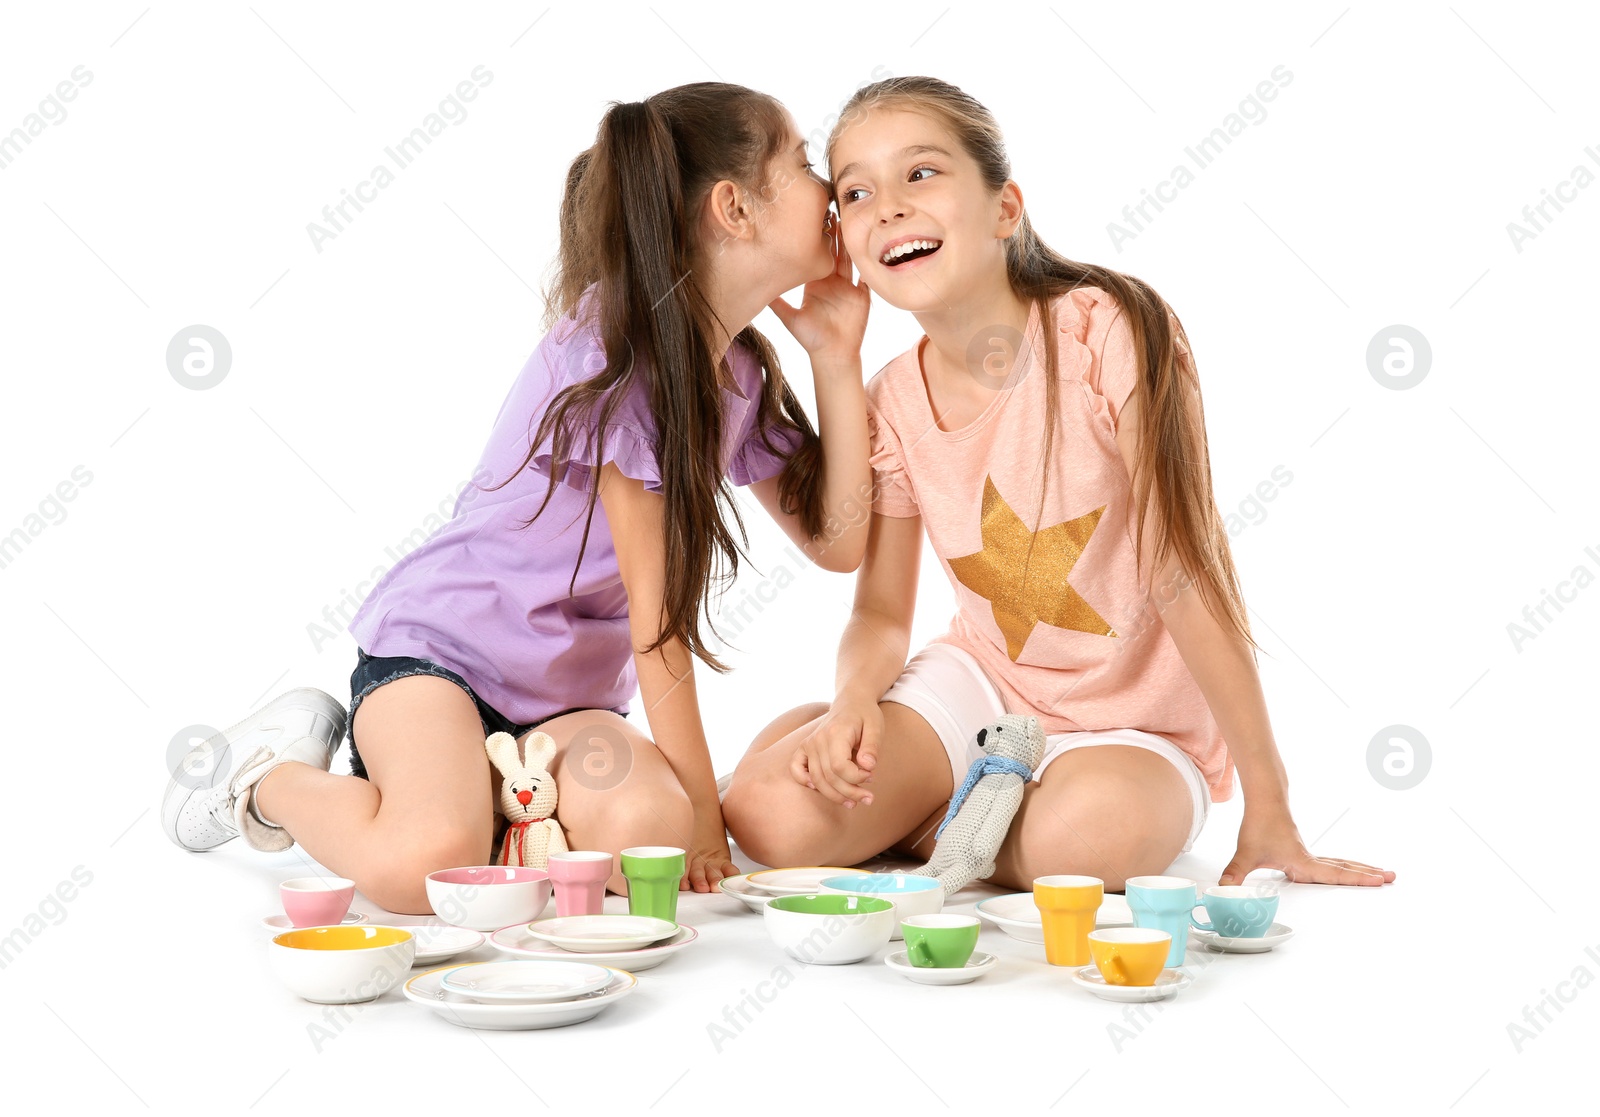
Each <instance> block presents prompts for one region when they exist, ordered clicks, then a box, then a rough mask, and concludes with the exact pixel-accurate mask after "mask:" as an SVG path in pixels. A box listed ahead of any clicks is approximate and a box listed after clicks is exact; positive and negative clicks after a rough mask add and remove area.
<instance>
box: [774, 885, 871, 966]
mask: <svg viewBox="0 0 1600 1117" xmlns="http://www.w3.org/2000/svg"><path fill="white" fill-rule="evenodd" d="M761 915H762V918H763V919H764V920H765V921H766V926H767V934H768V935H770V936H772V941H773V942H775V943H777V944H778V945H779V946H780V947H782V948H783V951H784V953H786V954H788V955H789V957H791V958H793V959H795V960H796V961H798V962H806V963H810V964H814V965H819V966H841V965H846V964H848V963H851V962H859V961H861V960H862V959H865V958H870V957H872V955H874V954H876V953H877V951H878V948H879V947H881V946H883V945H884V944H885V943H887V942H888V941H889V935H890V934H891V933H893V931H894V928H895V924H896V922H897V920H896V918H895V911H894V903H893V901H891V900H885V899H882V898H880V897H877V896H844V895H839V894H837V893H826V894H816V893H814V894H812V895H809V896H774V897H773V898H772V900H771V901H770V902H768V904H767V906H766V907H765V908H763V909H761Z"/></svg>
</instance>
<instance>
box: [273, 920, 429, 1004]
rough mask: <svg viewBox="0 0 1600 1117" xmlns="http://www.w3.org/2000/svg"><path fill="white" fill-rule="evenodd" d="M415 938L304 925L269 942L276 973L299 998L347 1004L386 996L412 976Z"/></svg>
mask: <svg viewBox="0 0 1600 1117" xmlns="http://www.w3.org/2000/svg"><path fill="white" fill-rule="evenodd" d="M416 949H417V944H416V940H415V939H413V938H412V937H411V932H410V931H407V930H406V929H405V928H403V927H369V926H360V927H337V926H336V927H302V928H299V929H298V930H294V931H285V932H284V933H283V934H281V935H274V936H273V939H272V941H271V942H270V943H268V944H267V952H268V958H269V961H270V963H271V966H272V972H273V973H274V974H276V975H277V978H278V980H279V981H281V982H283V983H284V984H285V985H287V986H288V987H289V991H290V992H292V993H293V994H294V995H295V996H297V997H303V998H305V999H306V1000H308V1001H312V1002H314V1003H316V1004H319V1005H348V1004H357V1003H359V1002H361V1001H371V1000H376V999H377V998H379V997H381V996H383V994H384V993H385V992H386V991H388V990H389V989H391V988H393V987H394V986H396V985H398V984H400V983H401V982H402V981H403V980H405V978H406V977H407V976H408V971H409V970H410V969H411V961H412V959H413V958H414V957H415V956H416Z"/></svg>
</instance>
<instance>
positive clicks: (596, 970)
mask: <svg viewBox="0 0 1600 1117" xmlns="http://www.w3.org/2000/svg"><path fill="white" fill-rule="evenodd" d="M616 972H617V971H615V970H608V969H606V967H604V966H596V965H593V964H592V963H589V962H552V961H543V960H540V961H533V960H532V959H528V958H519V959H517V960H516V961H514V962H476V963H470V964H468V965H465V966H457V967H455V968H454V969H450V970H446V971H445V972H444V973H443V975H441V976H440V978H439V984H441V985H442V986H444V988H446V989H448V990H449V991H450V992H452V993H460V994H461V995H462V996H463V997H469V998H471V999H472V1000H474V1001H484V1002H489V1001H493V1002H494V1003H495V1004H508V1003H509V1004H520V1005H532V1004H545V1003H548V1002H550V1001H570V1000H573V999H574V998H577V997H581V996H583V995H584V994H585V993H593V992H595V991H596V990H599V989H604V988H605V987H606V986H607V985H610V984H611V978H612V975H613V974H615V973H616Z"/></svg>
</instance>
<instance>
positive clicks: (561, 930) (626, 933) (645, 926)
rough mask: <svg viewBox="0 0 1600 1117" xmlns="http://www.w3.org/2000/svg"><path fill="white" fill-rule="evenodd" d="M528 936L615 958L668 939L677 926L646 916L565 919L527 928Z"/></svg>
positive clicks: (667, 920) (569, 917)
mask: <svg viewBox="0 0 1600 1117" xmlns="http://www.w3.org/2000/svg"><path fill="white" fill-rule="evenodd" d="M527 928H528V933H529V934H530V935H532V936H533V937H534V938H536V939H543V940H544V941H545V942H547V943H550V944H551V945H552V946H559V947H560V948H561V949H563V950H570V951H573V952H575V953H579V954H615V953H616V952H617V951H619V950H639V949H641V948H642V947H646V946H650V945H652V944H654V943H658V942H661V941H662V940H663V939H670V938H671V937H672V936H673V935H676V934H677V933H678V925H677V924H676V923H674V922H672V921H671V920H670V919H655V918H653V917H651V916H648V915H568V916H558V917H557V918H555V919H540V920H538V921H536V922H534V923H529V924H527Z"/></svg>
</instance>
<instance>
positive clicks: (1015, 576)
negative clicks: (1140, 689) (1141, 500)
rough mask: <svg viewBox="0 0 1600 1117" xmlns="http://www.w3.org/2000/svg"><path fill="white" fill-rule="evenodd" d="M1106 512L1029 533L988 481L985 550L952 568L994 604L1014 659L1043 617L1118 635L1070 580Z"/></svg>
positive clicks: (964, 582) (1076, 628) (1080, 628)
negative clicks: (1068, 582)
mask: <svg viewBox="0 0 1600 1117" xmlns="http://www.w3.org/2000/svg"><path fill="white" fill-rule="evenodd" d="M1103 512H1105V506H1103V505H1102V506H1101V507H1099V508H1096V509H1095V510H1094V511H1093V512H1086V513H1084V514H1083V515H1082V516H1079V517H1078V518H1077V519H1075V520H1068V521H1066V522H1065V523H1060V524H1056V525H1055V526H1053V527H1047V528H1042V529H1040V530H1039V531H1036V532H1035V531H1029V530H1028V528H1027V525H1025V524H1024V523H1023V522H1022V519H1021V517H1019V516H1018V515H1017V514H1016V513H1015V512H1013V511H1012V510H1011V506H1010V505H1009V504H1007V503H1006V502H1005V499H1004V498H1003V497H1001V495H1000V490H999V489H997V488H995V487H994V480H993V479H992V478H990V477H985V478H984V479H983V513H982V516H983V519H982V532H983V549H982V550H981V551H979V552H978V553H977V554H972V555H964V556H962V557H961V558H953V559H951V560H950V569H951V570H952V571H954V572H955V576H956V578H957V579H959V580H960V582H961V584H962V585H964V586H966V587H967V588H968V589H969V590H971V591H972V592H973V593H975V594H977V595H978V596H979V597H983V598H986V599H988V601H989V603H990V605H991V606H993V608H994V622H995V624H997V625H999V626H1000V631H1001V632H1003V633H1005V637H1006V652H1007V653H1008V654H1009V655H1010V656H1011V662H1013V663H1015V662H1016V661H1017V657H1018V656H1019V655H1021V654H1022V646H1023V645H1024V644H1026V643H1027V642H1028V634H1029V633H1031V632H1032V631H1033V626H1034V625H1035V624H1037V623H1038V622H1040V621H1043V622H1044V623H1045V624H1048V625H1052V626H1054V627H1056V628H1066V629H1071V630H1073V631H1075V632H1088V633H1091V634H1093V635H1095V636H1113V637H1114V636H1116V633H1115V632H1113V631H1111V626H1110V625H1108V624H1107V623H1106V622H1105V618H1103V617H1102V616H1100V614H1099V613H1097V612H1095V611H1094V608H1093V607H1092V606H1090V604H1089V603H1088V602H1087V601H1085V600H1084V599H1083V598H1082V596H1080V595H1079V593H1078V591H1077V590H1075V589H1073V588H1072V587H1071V586H1070V585H1068V584H1067V575H1068V574H1070V573H1072V568H1073V567H1074V566H1075V565H1077V562H1078V558H1079V556H1081V555H1082V554H1083V549H1084V548H1085V547H1086V546H1088V544H1089V537H1090V536H1091V535H1093V534H1094V529H1095V525H1096V524H1098V523H1099V522H1100V516H1101V514H1102V513H1103ZM1030 547H1031V549H1032V552H1033V553H1032V555H1031V556H1030V555H1029V553H1028V552H1029V549H1030Z"/></svg>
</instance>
